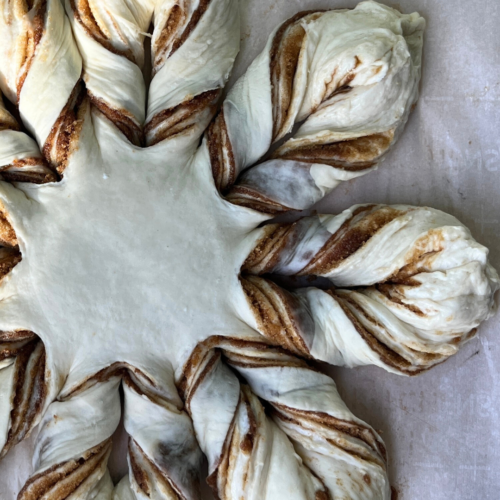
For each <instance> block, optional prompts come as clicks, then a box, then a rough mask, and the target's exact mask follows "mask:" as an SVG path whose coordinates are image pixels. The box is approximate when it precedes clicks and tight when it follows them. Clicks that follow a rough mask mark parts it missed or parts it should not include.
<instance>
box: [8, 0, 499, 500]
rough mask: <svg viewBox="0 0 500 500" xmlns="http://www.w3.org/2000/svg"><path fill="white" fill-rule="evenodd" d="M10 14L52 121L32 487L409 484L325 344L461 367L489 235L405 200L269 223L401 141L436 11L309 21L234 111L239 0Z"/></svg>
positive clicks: (28, 87)
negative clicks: (116, 465)
mask: <svg viewBox="0 0 500 500" xmlns="http://www.w3.org/2000/svg"><path fill="white" fill-rule="evenodd" d="M0 6H1V9H0V84H1V88H2V91H3V93H4V95H5V96H6V97H7V98H8V99H9V100H10V101H11V102H13V103H15V104H16V105H17V106H18V110H19V115H20V118H21V121H22V124H23V126H24V127H25V129H26V131H27V133H25V132H23V131H22V130H21V126H20V125H19V124H18V123H17V122H16V120H15V119H14V118H13V116H12V115H11V114H9V113H8V112H7V111H6V109H5V108H4V107H2V108H0V119H1V122H0V160H1V162H0V163H1V175H2V176H3V179H4V181H2V182H1V183H0V200H1V207H0V208H1V217H0V239H1V242H2V248H1V257H0V262H1V266H0V271H1V276H2V281H1V286H0V294H1V295H0V449H1V450H2V452H1V454H2V456H3V455H6V454H7V453H8V451H9V450H11V449H12V448H13V446H15V445H16V444H17V443H18V442H20V441H21V440H22V439H24V438H25V437H27V436H28V435H29V434H30V432H31V431H32V430H33V429H34V428H35V427H36V426H37V425H38V431H37V432H38V434H37V437H36V447H35V455H34V458H33V464H34V473H33V475H32V476H31V477H30V478H29V480H28V481H27V482H26V484H25V485H24V487H23V488H22V489H21V491H20V492H19V497H18V498H19V499H20V500H32V499H37V500H42V499H43V500H48V499H50V500H62V499H71V500H76V499H79V500H80V499H82V500H84V499H85V500H91V499H92V500H110V499H115V500H145V499H152V500H166V499H182V500H192V499H197V498H200V493H199V485H200V482H199V476H200V472H199V471H200V463H201V461H202V456H203V454H204V455H205V456H206V458H207V460H208V468H209V476H208V482H209V484H210V486H211V487H212V489H213V491H214V493H215V495H216V496H217V497H218V498H220V499H221V500H223V499H225V500H240V499H243V498H244V499H249V500H250V499H255V500H257V499H259V500H262V499H268V500H278V499H286V500H306V499H307V500H327V499H359V500H365V499H366V500H368V499H385V500H388V499H389V498H390V494H391V493H390V485H389V481H388V477H387V454H386V449H385V446H384V444H383V442H382V440H381V438H380V437H379V435H378V434H377V433H376V432H375V431H374V430H373V429H372V428H371V427H370V426H369V425H368V424H366V423H364V422H362V421H361V420H359V419H358V418H356V417H355V416H354V415H353V414H352V413H351V412H350V411H349V409H348V408H347V407H346V406H345V404H344V403H343V402H342V400H341V398H340V396H339V394H338V393H337V390H336V387H335V384H334V382H333V381H332V379H331V378H329V377H328V376H326V375H324V374H322V373H320V372H319V371H317V370H316V369H314V368H313V367H311V366H310V365H309V364H308V362H307V358H311V359H323V360H326V361H328V362H330V363H336V364H345V365H348V366H354V365H359V364H366V363H373V364H377V365H379V366H382V367H383V368H385V369H387V370H390V371H395V372H397V373H404V374H413V373H418V372H419V371H421V370H423V369H427V368H429V367H431V366H433V365H434V364H436V363H437V362H440V361H442V360H443V359H445V358H446V357H447V356H449V355H451V354H453V353H454V352H456V350H457V349H458V348H459V347H460V345H461V344H462V343H463V342H465V341H466V340H467V339H469V338H470V337H471V335H473V333H474V331H475V328H476V327H477V326H478V325H479V324H480V323H481V321H483V320H484V319H486V318H487V317H488V316H489V314H490V313H491V309H492V304H493V294H494V291H495V290H496V288H497V287H498V277H497V275H496V273H495V271H494V270H493V269H492V268H491V266H490V265H489V264H488V261H487V250H486V249H485V248H484V247H482V246H481V245H479V244H478V243H476V242H475V241H474V240H473V239H472V237H471V235H470V233H469V232H468V231H467V229H466V228H464V226H463V225H462V224H460V222H458V221H457V220H456V219H455V218H453V217H451V216H448V215H446V214H443V213H442V212H439V211H437V210H433V209H430V208H415V207H408V206H402V205H401V206H394V207H388V206H374V205H359V206H356V207H353V208H351V209H349V210H347V211H345V212H343V213H342V214H340V215H338V216H318V217H310V218H305V219H302V220H300V221H298V222H296V223H294V224H291V225H290V224H277V225H276V224H274V225H268V226H264V227H259V226H260V224H261V223H262V222H264V221H266V220H269V219H270V218H271V216H272V214H274V213H277V212H282V211H286V210H290V209H302V208H306V207H308V206H310V205H311V204H312V203H314V202H315V201H317V200H318V199H320V198H321V197H322V196H323V195H324V194H325V193H327V192H328V191H330V190H331V189H333V188H334V187H335V186H336V185H337V184H338V183H339V182H341V181H342V180H346V179H350V178H353V177H356V176H359V175H362V174H364V173H366V172H368V171H369V170H371V169H373V168H374V166H375V165H376V163H377V162H378V160H379V159H380V158H381V157H382V156H383V154H384V153H385V152H386V151H387V150H388V149H389V147H390V146H391V145H392V144H393V143H394V141H395V140H396V138H397V136H398V135H399V134H400V132H401V130H402V127H403V126H404V123H405V121H406V119H407V116H408V113H409V111H410V109H411V107H412V106H413V104H414V103H415V100H416V96H417V86H418V80H419V71H420V69H419V68H420V53H421V47H422V31H423V28H424V21H423V20H422V18H421V17H420V16H419V15H418V14H411V15H403V14H400V13H399V12H397V11H395V10H393V9H390V8H388V7H385V6H383V5H380V4H377V3H375V2H371V1H369V2H363V3H361V4H360V5H358V7H356V8H355V9H354V10H338V11H331V12H307V13H301V14H298V15H297V16H295V17H294V18H292V19H291V20H289V21H286V22H285V23H284V24H283V25H281V26H280V27H278V28H277V30H276V31H275V32H274V33H273V34H272V35H271V37H270V39H269V42H268V43H267V45H266V47H265V49H264V51H263V52H262V54H261V55H260V56H259V57H258V58H257V59H256V60H255V61H254V63H253V64H252V65H251V67H250V68H249V69H248V71H247V73H246V74H245V75H244V76H243V77H242V78H241V79H240V80H239V81H238V83H237V84H236V85H235V86H234V88H233V89H232V90H231V91H230V92H229V94H228V96H227V97H226V99H225V100H224V103H223V104H222V107H221V109H220V111H219V112H218V113H217V114H216V111H217V108H216V105H217V101H218V99H219V97H220V96H221V93H222V88H223V86H224V84H225V82H226V81H227V78H228V76H229V73H230V70H231V68H232V65H233V62H234V59H235V57H236V54H237V52H238V47H239V36H240V34H239V13H238V2H237V0H199V1H195V0H192V1H191V0H182V1H174V0H158V1H152V0H150V1H145V0H141V1H139V0H112V1H106V2H103V1H98V0H67V1H66V2H65V3H62V2H61V1H60V0H35V1H30V2H28V1H24V0H10V1H9V0H1V1H0ZM152 21H153V24H154V29H153V33H152V39H151V47H152V54H151V59H152V81H151V84H150V86H149V90H148V91H146V86H145V83H144V80H143V75H142V71H141V68H142V66H143V64H144V58H145V56H144V48H143V42H144V38H145V36H147V32H148V28H149V25H150V23H151V22H152ZM146 94H147V99H146ZM146 102H147V105H146ZM215 114H216V116H215V118H214V115H215ZM298 122H303V123H302V125H301V126H300V128H299V129H298V131H297V133H295V135H293V137H292V138H290V137H289V132H290V131H291V130H292V128H293V125H294V124H295V123H298ZM207 127H208V128H207ZM205 128H207V131H206V133H205V134H204V135H203V136H202V134H203V132H204V130H205ZM279 139H284V142H283V144H282V145H281V146H280V147H279V148H278V149H276V150H275V151H274V153H272V156H271V157H269V158H268V159H267V160H265V161H261V162H260V163H258V162H259V161H260V160H259V159H260V158H261V157H262V156H263V155H264V154H265V153H266V152H267V150H268V149H269V148H270V146H271V143H273V142H276V141H278V140H279ZM256 163H257V164H256ZM255 164H256V166H255ZM248 167H251V168H248ZM242 172H243V173H242ZM241 173H242V175H240V174H241ZM263 273H278V274H279V273H281V274H288V275H293V274H314V275H322V276H326V277H328V278H330V279H331V281H332V283H333V288H332V289H331V290H326V291H322V290H318V289H315V288H309V289H305V290H300V291H295V292H293V293H292V292H287V291H285V290H283V289H281V288H279V287H278V286H277V285H275V284H274V283H273V282H272V281H270V280H269V279H268V278H266V277H261V276H260V275H261V274H263ZM120 387H122V388H123V394H124V408H123V419H124V425H125V429H126V431H127V433H128V434H129V436H130V438H129V444H128V464H129V474H128V475H127V476H126V477H125V478H123V479H122V480H121V481H120V482H119V484H118V485H117V486H116V487H115V486H114V485H113V483H112V481H111V478H110V475H109V472H108V471H107V460H108V457H109V454H110V450H111V436H112V434H113V432H114V431H115V429H116V428H117V426H118V423H119V420H120V416H121V411H122V410H121V406H120V395H119V388H120ZM5 460H6V461H7V462H8V460H9V456H8V455H7V457H6V458H5ZM0 474H1V466H0Z"/></svg>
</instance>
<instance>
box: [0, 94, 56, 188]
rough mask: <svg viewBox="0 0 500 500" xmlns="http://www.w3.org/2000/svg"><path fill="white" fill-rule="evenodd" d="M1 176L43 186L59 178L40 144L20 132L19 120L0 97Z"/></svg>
mask: <svg viewBox="0 0 500 500" xmlns="http://www.w3.org/2000/svg"><path fill="white" fill-rule="evenodd" d="M0 176H1V179H3V180H5V181H9V182H33V183H36V184H43V183H45V182H52V181H55V180H56V179H57V176H56V174H55V173H54V171H53V170H52V169H51V168H49V166H48V165H47V162H46V161H45V160H44V158H43V157H42V155H41V154H40V151H39V149H38V146H37V144H36V142H35V141H34V140H33V139H31V137H29V136H27V135H26V134H24V133H22V132H20V131H19V125H18V123H17V121H16V120H15V118H14V117H13V116H12V115H11V114H10V113H9V112H8V111H7V110H6V109H5V107H4V103H3V101H2V97H1V94H0Z"/></svg>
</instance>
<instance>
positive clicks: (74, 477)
mask: <svg viewBox="0 0 500 500" xmlns="http://www.w3.org/2000/svg"><path fill="white" fill-rule="evenodd" d="M119 382H120V381H119V379H118V378H116V377H114V378H112V379H110V380H108V381H105V382H102V383H98V384H96V385H94V386H93V387H91V388H90V389H88V391H86V392H85V393H83V394H78V395H76V396H74V397H72V398H70V399H68V400H66V401H56V402H53V403H52V404H51V405H50V406H49V407H48V410H47V412H46V413H45V415H44V417H43V419H42V422H41V429H40V432H39V435H38V437H37V443H36V448H35V457H34V464H35V473H34V474H33V475H32V476H31V478H30V479H28V481H27V482H26V484H25V486H24V488H23V489H22V490H21V492H20V493H19V497H18V498H19V500H35V499H36V500H38V499H42V498H50V499H51V500H62V499H65V498H68V497H73V498H88V499H90V498H94V497H95V495H96V494H97V492H99V491H100V490H102V488H103V487H104V486H105V483H109V482H110V478H109V475H108V474H107V469H106V464H107V461H108V457H109V453H110V452H111V435H112V434H113V432H114V430H115V429H116V427H117V425H118V422H119V419H120V398H119V395H118V384H119Z"/></svg>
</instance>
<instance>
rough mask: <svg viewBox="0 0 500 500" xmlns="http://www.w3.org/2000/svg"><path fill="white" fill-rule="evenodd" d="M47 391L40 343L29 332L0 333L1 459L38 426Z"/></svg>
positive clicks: (43, 351)
mask: <svg viewBox="0 0 500 500" xmlns="http://www.w3.org/2000/svg"><path fill="white" fill-rule="evenodd" d="M47 390H48V388H47V382H46V380H45V349H44V346H43V343H42V342H41V341H40V339H39V338H38V337H37V336H36V335H35V334H33V333H32V332H28V331H17V332H0V392H1V398H0V458H1V457H3V456H5V455H6V454H7V452H8V451H9V450H10V449H11V448H12V447H14V446H15V445H16V444H18V443H19V442H20V441H22V440H23V439H25V438H26V437H27V436H29V434H30V433H31V431H32V430H33V428H34V427H35V426H36V425H37V424H38V422H39V420H40V418H41V415H42V411H43V410H44V403H45V398H46V396H47Z"/></svg>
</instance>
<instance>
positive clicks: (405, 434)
mask: <svg viewBox="0 0 500 500" xmlns="http://www.w3.org/2000/svg"><path fill="white" fill-rule="evenodd" d="M356 3H357V2H356V1H351V0H343V1H339V0H243V3H242V21H243V30H242V51H241V54H240V56H239V58H238V62H237V65H236V68H235V71H234V75H233V76H234V77H236V76H238V75H240V74H241V73H242V72H243V70H244V69H245V68H246V67H247V65H248V64H249V63H250V61H251V60H252V59H253V58H254V57H255V56H256V55H257V54H258V53H259V52H260V51H261V50H262V48H263V46H264V43H265V41H266V39H267V36H268V34H269V33H270V32H271V30H272V29H273V28H274V26H275V25H276V24H277V23H279V22H281V21H283V20H285V19H286V18H288V17H290V16H291V15H293V14H295V13H296V12H299V11H301V10H308V9H318V8H340V7H354V6H355V5H356ZM389 5H391V6H393V7H398V8H400V9H401V10H402V11H403V12H412V11H415V10H417V11H419V12H420V13H421V14H422V15H423V16H424V17H425V18H426V20H427V30H426V35H425V45H424V65H423V79H422V85H421V97H420V101H419V103H418V106H417V108H416V109H415V111H414V112H413V114H412V116H411V117H410V120H409V123H408V125H407V127H406V130H405V132H404V134H403V136H402V138H401V139H400V140H399V142H398V144H397V145H396V147H395V148H394V150H393V151H392V152H391V153H390V154H389V156H388V157H387V159H386V161H385V162H384V163H383V164H382V165H381V166H380V168H379V170H378V171H377V172H374V173H371V174H368V175H367V176H365V177H362V178H359V179H355V180H354V181H351V182H349V183H346V184H343V185H342V186H341V187H340V188H338V189H337V190H336V191H334V192H333V193H332V194H331V195H330V196H328V197H327V198H326V199H325V200H323V201H322V202H321V203H319V204H318V206H317V207H316V208H317V210H318V211H320V212H324V213H336V212H339V211H341V210H343V209H345V208H347V207H349V206H351V205H352V204H354V203H365V202H377V203H408V204H414V205H430V206H433V207H436V208H439V209H442V210H444V211H447V212H450V213H452V214H454V215H455V216H456V217H458V218H459V219H460V220H462V221H463V222H464V223H465V224H466V225H468V227H469V228H470V229H471V231H472V233H473V235H474V236H475V238H476V239H477V240H478V241H479V242H481V243H483V244H484V245H486V246H488V247H489V248H490V249H491V259H492V262H493V264H494V265H495V266H496V268H497V269H500V141H499V137H498V136H499V131H500V34H499V28H498V27H499V26H500V1H499V0H446V1H444V0H403V1H401V2H400V3H399V4H390V3H389ZM499 331H500V314H499V315H497V317H495V318H493V319H491V320H490V321H488V322H487V323H486V324H484V325H483V326H482V327H481V328H480V331H479V336H478V337H477V338H476V339H474V340H472V341H471V342H470V343H469V344H467V345H466V346H465V347H464V348H463V349H462V350H461V351H460V353H459V354H458V355H456V356H455V357H453V358H452V359H450V360H449V361H447V362H446V363H444V364H442V365H440V366H438V367H436V368H433V369H432V370H431V371H430V372H427V373H425V374H423V375H420V376H418V377H416V378H411V379H410V378H406V377H398V376H396V375H390V374H388V373H386V372H384V371H383V370H382V369H377V368H372V367H367V368H357V369H353V370H349V369H342V368H328V367H325V370H326V371H327V372H328V373H329V374H331V375H332V376H333V377H334V378H335V380H336V382H337V384H338V386H339V390H340V393H341V395H342V397H343V398H344V400H345V401H346V403H347V404H348V406H349V407H350V408H351V409H352V410H353V411H354V413H355V414H356V415H357V416H359V417H360V418H363V419H364V420H366V421H367V422H368V423H370V424H371V425H372V426H374V427H375V429H377V430H379V431H380V432H381V433H382V437H383V438H384V440H385V442H386V444H387V446H388V450H389V453H390V459H391V463H390V472H391V480H392V483H393V484H394V486H395V487H396V489H397V490H398V492H399V499H398V500H423V499H425V500H445V499H451V498H453V499H457V500H468V499H470V500H486V499H492V500H498V499H499V498H500V467H499V465H498V464H499V463H500V419H499V412H500V384H499V378H500V348H499V343H498V340H497V335H498V333H499ZM117 437H118V439H117V440H115V441H118V442H117V443H116V444H115V450H114V453H113V457H112V460H111V462H110V467H111V470H112V474H113V477H114V478H115V479H117V478H119V477H121V476H122V475H124V474H125V473H126V463H125V461H124V459H123V457H124V454H125V435H124V433H123V431H122V430H119V431H118V435H117ZM32 442H33V439H31V440H30V441H29V442H28V443H24V444H23V445H21V446H20V447H18V448H17V449H16V450H14V451H13V452H12V453H11V454H10V455H9V457H8V459H7V460H6V461H5V462H4V463H2V465H1V466H0V471H1V472H2V476H3V477H6V476H5V475H4V474H6V475H8V476H9V477H10V481H9V485H8V486H5V484H4V485H3V486H0V499H1V500H12V499H13V498H15V493H14V490H15V489H16V488H18V487H20V485H21V484H22V483H23V482H24V480H25V479H26V477H27V476H28V475H29V473H30V466H29V463H30V456H31V447H32ZM206 498H210V497H209V496H208V494H207V496H206Z"/></svg>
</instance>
